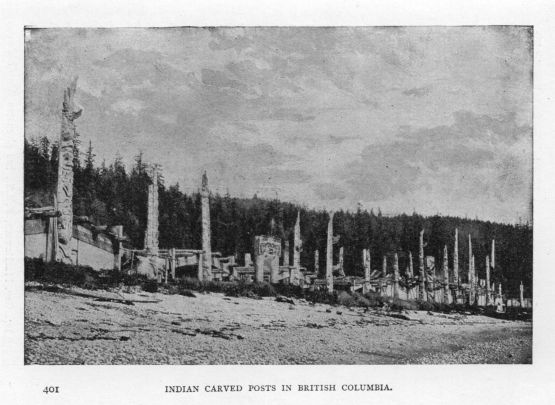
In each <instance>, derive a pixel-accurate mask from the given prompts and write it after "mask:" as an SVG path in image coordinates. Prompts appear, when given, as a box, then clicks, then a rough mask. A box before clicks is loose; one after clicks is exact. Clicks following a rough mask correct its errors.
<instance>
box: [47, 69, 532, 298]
mask: <svg viewBox="0 0 555 405" xmlns="http://www.w3.org/2000/svg"><path fill="white" fill-rule="evenodd" d="M76 83H77V79H74V80H73V81H72V83H71V84H70V86H69V87H68V88H67V89H66V90H65V91H64V101H63V105H62V125H61V136H60V149H59V166H58V182H57V190H56V202H55V203H56V209H57V210H58V211H59V213H60V216H59V218H58V219H57V226H56V228H57V237H56V238H55V239H56V247H55V249H54V252H55V256H54V260H57V261H64V262H69V263H71V252H70V250H71V246H70V242H71V238H72V227H73V203H72V199H73V156H74V154H73V149H74V140H75V124H74V120H75V119H77V118H79V116H80V115H81V113H82V109H81V108H79V107H77V105H76V103H75V101H74V95H75V91H76ZM158 170H159V169H158V167H157V166H151V167H149V170H148V174H149V177H150V179H151V180H152V181H151V184H150V185H149V187H148V209H147V212H148V214H147V227H146V232H145V239H144V248H143V249H141V250H134V251H133V253H134V254H136V255H137V257H138V258H140V262H142V264H143V267H145V266H146V268H150V269H151V271H152V274H153V275H155V276H156V277H159V274H160V271H159V269H160V268H163V267H166V268H168V267H169V268H170V270H171V275H172V276H173V277H175V266H176V260H177V258H178V257H179V256H182V257H191V256H193V257H196V262H197V264H198V274H197V276H198V278H199V279H200V280H212V279H213V276H214V275H213V271H217V269H215V267H214V266H213V253H212V249H211V231H210V228H211V226H210V202H209V196H210V192H209V189H208V179H207V176H206V173H204V174H203V176H202V187H201V211H202V212H201V215H202V248H201V249H175V248H172V249H159V247H158V176H159V174H158ZM333 216H334V214H333V212H330V218H329V222H328V229H327V244H326V269H325V276H324V278H323V279H319V278H318V277H319V274H318V273H319V268H318V262H319V252H318V250H316V251H315V252H314V259H315V266H314V271H312V272H309V271H307V270H306V269H305V268H302V267H301V265H300V251H301V244H302V241H301V232H300V214H298V215H297V221H296V223H295V228H294V249H293V252H294V253H293V265H292V266H291V265H290V263H289V242H288V241H285V247H284V249H281V241H278V240H274V241H273V242H272V239H271V237H264V236H261V237H260V238H261V239H259V241H258V242H259V243H258V245H260V246H263V248H260V246H259V249H255V255H256V254H257V252H258V251H259V250H260V252H258V255H257V259H256V263H255V266H253V267H254V269H253V275H254V280H256V281H262V280H263V279H264V266H265V264H267V263H270V267H271V268H270V271H269V274H270V279H269V281H270V282H280V281H281V280H284V279H286V278H287V279H288V280H292V279H293V278H292V275H293V274H295V275H296V277H295V279H296V280H299V279H302V280H304V281H308V282H309V283H311V284H318V283H320V284H321V285H325V287H326V289H327V290H328V291H333V290H334V287H335V284H343V285H344V284H345V282H346V280H348V282H349V283H352V284H357V282H358V283H359V285H362V286H363V291H371V290H374V291H380V292H382V293H384V294H387V292H386V291H387V290H388V288H387V287H388V286H392V293H393V296H394V297H399V296H400V291H401V290H402V289H404V290H405V293H406V295H407V297H409V295H410V294H409V291H410V290H414V289H417V290H418V298H419V299H420V300H424V301H427V300H433V301H435V300H436V291H441V290H442V292H443V294H442V296H443V298H442V301H443V302H445V303H448V302H454V303H459V302H467V303H470V304H473V303H479V299H478V298H479V296H480V295H483V294H482V292H485V303H484V304H485V305H487V306H490V305H494V304H495V301H496V300H497V301H498V300H501V302H502V285H501V283H498V285H497V291H496V289H495V285H494V284H492V283H491V280H490V274H491V271H492V269H494V268H495V240H492V242H491V252H490V255H488V256H486V261H485V269H486V271H485V273H486V278H485V280H480V279H479V278H478V277H477V273H476V265H475V257H474V255H473V253H472V239H471V236H470V235H468V251H469V254H468V266H467V277H466V279H467V283H465V284H463V283H461V273H460V268H459V255H458V243H459V240H458V236H459V235H458V230H455V243H454V249H453V254H454V257H453V270H452V277H451V276H450V271H449V266H448V249H447V246H445V247H444V254H443V264H442V273H441V274H442V277H439V278H438V277H436V274H435V266H432V267H433V272H431V271H430V270H431V269H430V268H429V267H430V266H426V264H425V256H424V231H423V230H422V231H421V232H420V240H419V255H418V257H419V274H418V276H417V275H415V274H414V271H413V260H412V253H411V252H409V265H408V268H407V271H406V274H405V277H403V278H401V276H400V272H399V264H398V255H397V253H395V254H394V257H393V274H392V275H391V274H388V272H387V260H386V257H385V256H384V258H383V266H382V271H381V273H380V272H379V271H372V269H371V255H370V250H369V249H364V250H363V252H362V260H363V266H364V278H362V279H361V280H358V281H357V280H355V278H353V277H350V278H349V277H346V275H345V271H344V268H343V247H341V248H340V252H339V263H338V264H337V265H334V263H333V245H334V243H335V242H336V241H337V237H336V236H334V234H333ZM120 228H121V227H120ZM120 233H123V232H122V230H121V229H120ZM120 236H122V235H120ZM264 238H266V239H264ZM255 243H256V241H255ZM272 243H274V244H275V243H278V244H279V247H277V246H272ZM281 252H283V255H284V257H283V265H284V266H281V267H280V266H279V256H280V253H281ZM276 255H277V266H274V267H272V264H271V263H275V260H276ZM164 263H165V264H166V266H164ZM168 264H169V266H168ZM120 266H121V264H120ZM245 268H248V266H246V267H245ZM147 272H148V271H147ZM284 272H288V273H287V275H286V276H287V277H286V276H283V273H284ZM167 277H168V276H167V271H166V280H167ZM401 284H403V285H401ZM523 290H524V289H523V285H522V282H521V284H520V303H521V305H522V304H523V302H524V298H523ZM440 296H441V294H440Z"/></svg>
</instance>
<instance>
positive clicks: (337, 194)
mask: <svg viewBox="0 0 555 405" xmlns="http://www.w3.org/2000/svg"><path fill="white" fill-rule="evenodd" d="M314 192H315V193H316V196H317V197H318V198H320V199H322V200H324V201H333V200H344V199H345V197H346V196H347V194H346V192H345V190H344V189H343V188H342V187H341V186H338V185H337V184H334V183H318V184H316V185H314Z"/></svg>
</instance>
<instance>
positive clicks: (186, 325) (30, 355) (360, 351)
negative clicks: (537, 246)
mask: <svg viewBox="0 0 555 405" xmlns="http://www.w3.org/2000/svg"><path fill="white" fill-rule="evenodd" d="M82 291H84V290H82ZM106 294H108V293H106ZM123 295H124V296H125V297H126V298H128V299H143V300H151V299H160V300H161V302H158V303H135V304H134V305H126V304H123V303H118V302H110V301H108V302H106V301H97V300H95V299H93V298H87V297H80V296H75V295H72V294H66V293H59V292H47V291H41V290H33V291H26V292H25V364H407V363H410V364H421V363H426V364H446V363H455V364H461V363H474V364H475V363H494V364H495V363H531V362H532V323H531V322H521V321H505V320H500V319H494V318H490V317H485V316H479V315H461V314H452V315H445V314H440V313H428V312H425V311H405V312H404V313H403V314H402V316H403V317H405V318H408V319H400V318H396V317H395V316H396V315H399V314H398V313H394V312H391V313H388V312H386V311H383V310H379V309H375V310H374V309H370V310H368V311H366V312H365V311H364V309H362V308H353V309H349V308H346V307H341V306H337V307H332V306H329V305H325V304H315V305H311V304H309V303H308V302H306V301H303V300H297V299H294V302H295V304H294V305H292V304H289V303H284V302H276V300H275V298H264V299H261V300H257V299H252V298H232V297H225V296H224V295H223V294H215V293H209V294H200V293H196V297H184V296H181V295H165V294H161V293H144V292H141V293H135V294H123Z"/></svg>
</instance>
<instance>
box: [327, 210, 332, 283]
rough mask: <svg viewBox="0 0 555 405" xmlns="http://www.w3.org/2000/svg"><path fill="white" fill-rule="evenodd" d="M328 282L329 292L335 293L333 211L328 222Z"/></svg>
mask: <svg viewBox="0 0 555 405" xmlns="http://www.w3.org/2000/svg"><path fill="white" fill-rule="evenodd" d="M326 282H327V287H328V291H329V292H332V291H333V211H332V212H330V219H329V222H328V239H327V246H326Z"/></svg>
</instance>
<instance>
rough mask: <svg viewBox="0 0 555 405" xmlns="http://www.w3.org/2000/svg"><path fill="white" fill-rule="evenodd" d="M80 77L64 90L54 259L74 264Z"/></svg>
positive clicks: (80, 111)
mask: <svg viewBox="0 0 555 405" xmlns="http://www.w3.org/2000/svg"><path fill="white" fill-rule="evenodd" d="M76 89H77V78H75V79H73V81H72V82H71V84H70V85H69V87H67V88H66V89H65V91H64V102H63V104H62V128H61V134H60V146H59V147H60V149H59V152H58V182H57V186H56V201H57V203H56V209H57V210H58V211H60V213H61V215H60V217H59V218H58V220H57V232H56V233H57V241H55V244H56V245H57V248H56V250H55V251H54V257H53V259H54V260H57V261H62V262H64V263H68V264H72V262H73V261H72V258H71V239H72V237H73V148H74V142H75V123H74V121H75V120H76V119H77V118H79V117H80V116H81V113H82V109H81V108H78V107H77V106H76V104H75V100H74V95H75V91H76Z"/></svg>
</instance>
